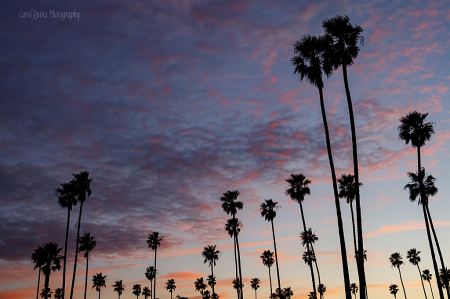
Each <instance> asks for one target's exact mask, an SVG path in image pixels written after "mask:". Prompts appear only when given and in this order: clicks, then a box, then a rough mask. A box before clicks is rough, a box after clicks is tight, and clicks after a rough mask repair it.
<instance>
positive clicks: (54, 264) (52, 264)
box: [41, 242, 63, 299]
mask: <svg viewBox="0 0 450 299" xmlns="http://www.w3.org/2000/svg"><path fill="white" fill-rule="evenodd" d="M42 248H43V264H42V266H41V269H42V273H43V274H44V277H45V282H44V289H43V292H42V293H43V294H44V296H43V298H45V299H47V298H50V297H51V292H50V288H49V284H50V274H51V272H52V271H53V272H55V271H56V270H58V271H59V270H61V260H62V259H63V256H61V255H59V253H60V252H61V250H62V248H58V244H57V243H52V242H50V243H46V244H44V245H42Z"/></svg>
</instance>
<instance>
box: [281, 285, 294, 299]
mask: <svg viewBox="0 0 450 299" xmlns="http://www.w3.org/2000/svg"><path fill="white" fill-rule="evenodd" d="M283 296H284V298H288V299H291V296H294V292H293V291H292V289H291V287H287V288H284V289H283Z"/></svg>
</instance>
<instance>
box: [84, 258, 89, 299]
mask: <svg viewBox="0 0 450 299" xmlns="http://www.w3.org/2000/svg"><path fill="white" fill-rule="evenodd" d="M88 268H89V251H88V252H86V279H85V281H84V299H86V290H87V278H88Z"/></svg>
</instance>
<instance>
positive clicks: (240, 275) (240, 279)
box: [236, 235, 244, 299]
mask: <svg viewBox="0 0 450 299" xmlns="http://www.w3.org/2000/svg"><path fill="white" fill-rule="evenodd" d="M236 248H237V252H238V263H239V282H240V284H241V285H240V288H241V299H244V292H243V291H242V268H241V252H240V250H239V240H238V236H237V235H236Z"/></svg>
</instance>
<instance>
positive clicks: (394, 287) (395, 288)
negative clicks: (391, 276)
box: [389, 284, 398, 299]
mask: <svg viewBox="0 0 450 299" xmlns="http://www.w3.org/2000/svg"><path fill="white" fill-rule="evenodd" d="M389 292H390V293H391V294H392V295H394V298H395V299H397V292H398V286H397V285H396V284H391V285H390V286H389Z"/></svg>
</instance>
